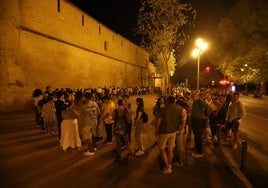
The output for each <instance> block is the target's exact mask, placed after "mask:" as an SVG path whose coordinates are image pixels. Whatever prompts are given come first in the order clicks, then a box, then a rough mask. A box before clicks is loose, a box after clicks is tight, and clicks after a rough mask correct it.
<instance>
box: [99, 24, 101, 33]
mask: <svg viewBox="0 0 268 188" xmlns="http://www.w3.org/2000/svg"><path fill="white" fill-rule="evenodd" d="M100 34H101V27H100V25H99V35H100Z"/></svg>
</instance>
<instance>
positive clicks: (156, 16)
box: [136, 0, 196, 95]
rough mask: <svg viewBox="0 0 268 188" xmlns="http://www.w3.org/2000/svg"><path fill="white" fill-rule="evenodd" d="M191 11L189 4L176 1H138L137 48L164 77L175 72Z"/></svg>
mask: <svg viewBox="0 0 268 188" xmlns="http://www.w3.org/2000/svg"><path fill="white" fill-rule="evenodd" d="M195 14H196V13H195V11H194V10H193V9H192V7H191V6H190V5H189V4H182V3H180V2H179V0H142V1H141V6H140V9H139V15H138V20H137V29H136V35H137V36H138V37H140V39H141V46H142V48H144V49H145V50H146V51H148V52H149V53H150V56H151V58H150V60H151V62H152V63H153V64H154V65H155V66H156V71H157V73H159V74H161V75H163V77H165V78H166V81H165V95H166V94H167V90H166V88H167V87H166V86H167V84H168V78H169V74H170V71H171V70H172V71H173V69H175V65H176V64H175V62H176V61H174V59H175V60H176V58H177V57H175V56H174V52H175V51H179V48H180V46H181V45H183V44H184V41H185V40H186V38H187V35H186V34H185V32H184V31H185V28H186V27H190V26H192V22H193V20H194V19H195Z"/></svg>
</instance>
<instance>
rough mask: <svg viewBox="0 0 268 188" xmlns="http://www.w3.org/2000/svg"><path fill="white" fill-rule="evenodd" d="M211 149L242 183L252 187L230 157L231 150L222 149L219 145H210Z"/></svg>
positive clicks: (248, 187)
mask: <svg viewBox="0 0 268 188" xmlns="http://www.w3.org/2000/svg"><path fill="white" fill-rule="evenodd" d="M211 149H212V150H213V151H214V152H215V153H216V154H217V155H218V157H219V158H221V159H222V160H223V161H224V162H225V163H226V165H227V166H229V167H230V169H231V170H232V171H233V173H234V174H235V175H236V176H237V177H238V178H239V179H240V180H241V181H242V183H243V184H244V185H245V187H247V188H253V186H252V184H251V183H250V181H249V180H248V179H247V177H246V176H245V175H244V173H243V172H242V171H241V170H239V165H238V164H237V163H236V162H235V161H234V160H232V157H231V154H230V153H231V152H230V151H229V152H228V151H224V150H223V149H222V148H221V146H217V147H213V146H212V147H211Z"/></svg>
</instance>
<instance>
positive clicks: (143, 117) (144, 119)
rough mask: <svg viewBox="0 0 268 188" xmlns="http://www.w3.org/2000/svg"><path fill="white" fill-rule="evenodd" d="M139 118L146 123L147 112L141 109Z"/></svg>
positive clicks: (147, 118)
mask: <svg viewBox="0 0 268 188" xmlns="http://www.w3.org/2000/svg"><path fill="white" fill-rule="evenodd" d="M141 119H142V121H143V123H148V120H149V117H148V114H147V113H146V112H145V111H144V110H143V111H142V115H141Z"/></svg>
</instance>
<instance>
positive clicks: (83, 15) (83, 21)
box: [82, 14, 85, 26]
mask: <svg viewBox="0 0 268 188" xmlns="http://www.w3.org/2000/svg"><path fill="white" fill-rule="evenodd" d="M84 24H85V23H84V14H82V26H84Z"/></svg>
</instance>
